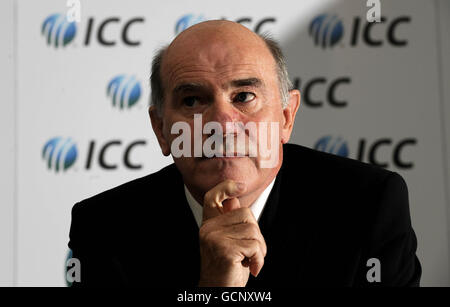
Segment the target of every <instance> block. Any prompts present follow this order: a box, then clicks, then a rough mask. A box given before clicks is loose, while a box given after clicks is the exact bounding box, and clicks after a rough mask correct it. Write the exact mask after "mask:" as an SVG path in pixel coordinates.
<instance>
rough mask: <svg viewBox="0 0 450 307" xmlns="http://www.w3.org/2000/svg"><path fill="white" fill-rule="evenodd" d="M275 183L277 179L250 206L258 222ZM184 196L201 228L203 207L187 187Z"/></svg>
mask: <svg viewBox="0 0 450 307" xmlns="http://www.w3.org/2000/svg"><path fill="white" fill-rule="evenodd" d="M274 183H275V178H274V179H273V180H272V182H271V183H270V184H269V185H268V186H267V187H266V188H265V189H264V191H263V192H262V193H261V194H260V195H259V197H258V198H257V199H256V200H255V202H254V203H253V204H252V205H251V206H250V210H252V213H253V215H254V216H255V218H256V220H257V221H259V218H260V216H261V212H262V211H263V209H264V206H265V205H266V203H267V199H268V198H269V195H270V192H271V191H272V188H273V184H274ZM184 194H185V195H186V200H187V202H188V204H189V207H190V208H191V210H192V213H193V214H194V217H195V221H196V222H197V225H198V227H199V228H200V226H201V225H202V219H203V206H201V205H200V204H199V203H198V202H197V201H196V200H195V198H194V197H193V196H192V194H191V192H189V189H188V188H187V187H186V185H184Z"/></svg>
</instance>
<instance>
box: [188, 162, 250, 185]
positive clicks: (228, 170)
mask: <svg viewBox="0 0 450 307" xmlns="http://www.w3.org/2000/svg"><path fill="white" fill-rule="evenodd" d="M198 163H199V164H198V165H197V167H196V173H197V174H196V176H195V177H196V179H197V178H198V179H197V180H195V181H197V182H198V183H199V184H201V185H207V187H205V188H208V189H210V188H212V187H214V186H216V185H217V184H219V183H220V182H222V181H224V180H227V179H231V180H235V181H239V182H246V183H249V182H250V181H252V178H254V177H255V176H257V169H256V167H255V164H254V162H253V161H252V160H251V159H249V158H248V157H242V158H226V157H224V158H211V159H202V160H201V161H199V162H198Z"/></svg>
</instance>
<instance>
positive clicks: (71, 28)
mask: <svg viewBox="0 0 450 307" xmlns="http://www.w3.org/2000/svg"><path fill="white" fill-rule="evenodd" d="M76 32H77V27H76V25H75V22H69V21H67V18H66V15H64V14H53V15H50V16H48V17H47V18H46V19H45V20H44V23H43V24H42V29H41V33H42V35H44V36H45V37H46V38H47V44H48V45H53V46H54V47H55V48H57V47H59V46H66V45H67V44H68V43H70V42H71V41H72V40H73V38H74V37H75V34H76Z"/></svg>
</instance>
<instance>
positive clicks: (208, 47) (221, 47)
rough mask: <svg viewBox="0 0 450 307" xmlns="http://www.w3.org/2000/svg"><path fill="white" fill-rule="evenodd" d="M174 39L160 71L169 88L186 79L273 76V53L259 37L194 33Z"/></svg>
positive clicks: (268, 78) (268, 79) (223, 79)
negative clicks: (200, 35)
mask: <svg viewBox="0 0 450 307" xmlns="http://www.w3.org/2000/svg"><path fill="white" fill-rule="evenodd" d="M175 43H176V44H174V45H173V46H172V45H171V46H170V47H169V49H168V50H167V53H166V55H165V56H164V60H163V65H162V71H161V72H162V79H163V82H164V84H165V85H166V86H167V88H168V89H170V88H173V87H175V86H176V85H177V83H179V82H183V81H188V80H189V81H201V80H202V79H210V81H213V82H214V80H215V81H218V82H226V81H227V80H229V79H232V78H238V77H257V78H260V79H261V80H263V81H264V82H270V81H271V80H275V78H276V76H275V75H276V73H275V72H276V69H275V61H274V59H273V56H272V54H271V53H270V51H269V49H268V48H267V47H266V45H265V42H264V41H262V39H260V38H259V37H256V38H255V37H251V36H250V37H247V38H245V37H244V38H242V37H224V38H222V39H221V38H220V37H217V36H212V37H211V36H210V37H208V38H203V39H201V38H200V37H193V38H191V39H187V40H182V41H178V42H175Z"/></svg>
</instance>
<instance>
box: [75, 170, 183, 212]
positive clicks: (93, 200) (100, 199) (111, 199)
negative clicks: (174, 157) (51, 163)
mask: <svg viewBox="0 0 450 307" xmlns="http://www.w3.org/2000/svg"><path fill="white" fill-rule="evenodd" d="M178 177H179V173H178V170H177V168H176V166H175V164H171V165H168V166H166V167H164V168H162V169H161V170H159V171H157V172H155V173H152V174H149V175H146V176H144V177H141V178H137V179H134V180H131V181H129V182H126V183H123V184H121V185H119V186H116V187H114V188H111V189H109V190H106V191H104V192H101V193H99V194H96V195H94V196H91V197H89V198H86V199H84V200H82V201H80V202H78V203H76V204H75V205H74V206H73V208H72V215H74V214H82V213H84V212H88V213H89V214H90V215H95V212H98V213H99V214H102V215H105V214H107V213H108V212H112V211H116V210H119V211H120V210H121V207H123V206H125V205H126V206H127V207H128V208H129V207H130V206H135V205H137V204H139V203H140V202H142V201H145V200H146V199H147V200H149V197H148V195H152V198H153V197H154V196H155V195H158V194H159V193H160V192H161V191H162V190H164V189H167V187H168V186H169V185H168V184H169V182H173V181H174V180H177V179H178ZM172 184H173V183H172Z"/></svg>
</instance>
